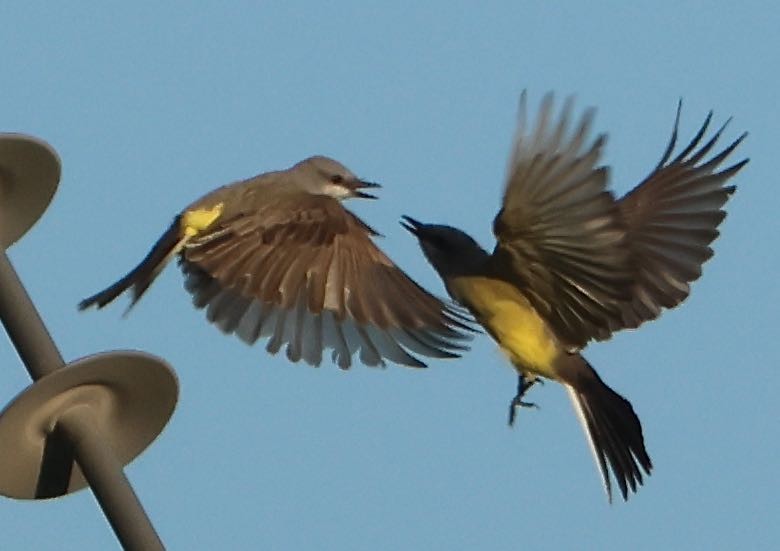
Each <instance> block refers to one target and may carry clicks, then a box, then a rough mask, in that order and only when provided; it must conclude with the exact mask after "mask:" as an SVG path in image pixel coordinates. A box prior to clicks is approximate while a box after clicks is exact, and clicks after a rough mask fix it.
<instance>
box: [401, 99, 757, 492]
mask: <svg viewBox="0 0 780 551" xmlns="http://www.w3.org/2000/svg"><path fill="white" fill-rule="evenodd" d="M552 106H553V97H552V94H547V95H546V96H545V98H544V99H543V101H542V104H541V109H540V113H539V115H538V118H537V121H536V124H535V126H534V127H531V126H529V125H528V124H527V121H526V95H525V92H524V93H523V95H522V96H521V100H520V111H519V127H518V130H517V133H516V137H515V144H514V147H513V149H512V153H511V158H510V162H509V168H508V175H507V181H506V187H505V189H504V197H503V203H502V205H501V210H500V211H499V213H498V215H497V216H496V218H495V220H494V221H493V233H494V234H495V236H496V239H497V244H496V246H495V249H494V250H493V253H492V254H490V253H488V252H487V251H485V250H484V249H483V248H482V247H480V246H479V245H478V244H477V243H476V241H474V239H472V238H471V237H470V236H468V235H467V234H466V233H464V232H462V231H460V230H458V229H456V228H453V227H450V226H442V225H433V224H423V223H421V222H418V221H416V220H414V219H412V218H410V217H406V216H405V217H404V219H405V221H404V222H402V224H403V225H404V226H405V227H406V228H407V229H408V230H409V231H410V232H411V233H413V234H414V235H415V236H416V237H417V238H418V240H419V242H420V246H421V247H422V250H423V252H424V254H425V256H426V258H427V259H428V261H429V262H430V263H431V264H432V265H433V267H434V268H435V269H436V271H437V272H438V273H439V276H440V277H441V278H442V280H443V282H444V285H445V286H446V288H447V291H448V292H449V294H450V296H451V297H452V298H454V299H455V300H456V301H457V302H459V303H460V304H461V305H463V306H465V307H466V308H467V309H468V310H469V311H471V313H472V314H473V315H474V317H475V318H476V320H477V321H478V322H479V323H480V324H481V325H482V326H484V328H485V329H486V330H487V332H488V333H489V334H490V335H491V336H492V337H493V339H494V340H495V341H496V342H497V343H498V345H499V346H500V347H501V349H502V350H503V351H504V352H505V353H506V355H507V356H508V358H509V360H510V361H511V363H512V365H513V366H514V368H515V370H516V371H517V372H518V374H519V380H518V390H517V395H516V396H515V398H514V399H513V400H512V403H511V405H510V418H509V422H510V425H511V424H512V421H513V419H514V413H515V408H516V407H517V406H521V405H532V404H527V403H525V402H523V401H522V398H523V396H524V394H525V392H526V391H527V390H528V388H529V387H530V386H531V385H532V384H533V383H534V382H535V381H537V379H538V378H539V377H542V378H544V379H552V380H554V381H558V382H559V383H562V384H563V385H564V386H565V387H566V390H567V391H568V393H569V396H570V397H571V400H572V402H573V404H574V408H575V410H576V412H577V413H578V415H579V418H580V421H581V422H582V425H583V428H584V430H585V433H586V435H587V436H588V441H589V444H590V448H591V451H592V452H593V455H594V457H595V459H596V463H597V464H598V467H599V470H600V472H601V476H602V479H603V482H604V487H605V490H606V492H607V496H608V498H609V499H610V500H611V497H612V492H611V483H610V477H609V472H608V469H607V465H609V467H610V468H611V470H612V473H613V475H614V477H615V479H616V480H617V483H618V485H619V486H620V491H621V493H622V495H623V499H624V500H625V499H628V490H629V488H630V489H631V491H632V492H636V490H637V486H638V485H641V484H642V472H641V471H640V467H641V469H643V470H644V472H645V474H647V475H649V474H650V471H651V469H652V463H651V461H650V457H649V456H648V454H647V450H646V449H645V444H644V438H643V436H642V427H641V425H640V422H639V418H638V417H637V416H636V414H635V413H634V410H633V408H632V407H631V404H630V403H629V402H628V401H627V400H626V399H625V398H623V397H622V396H620V395H619V394H617V393H616V392H615V391H613V390H612V389H611V388H609V387H608V386H607V385H606V384H605V383H604V382H603V381H602V380H601V378H600V377H599V376H598V374H597V373H596V371H595V370H594V369H593V368H592V367H591V366H590V364H589V363H588V362H587V361H586V360H585V358H583V357H582V355H580V350H581V349H582V348H584V347H585V345H586V344H587V343H588V342H589V341H591V340H594V339H596V340H603V339H606V338H608V337H609V336H610V335H611V334H612V333H613V332H615V331H618V330H620V329H625V328H634V327H637V326H639V325H640V324H641V323H642V322H644V321H647V320H651V319H654V318H656V317H657V316H658V315H659V314H660V313H661V310H662V308H671V307H674V306H676V305H677V304H679V303H680V302H681V301H682V300H683V299H685V298H686V297H687V296H688V293H689V283H690V282H692V281H694V280H695V279H697V278H698V277H699V276H700V275H701V266H702V264H703V263H704V262H705V261H706V260H707V259H709V258H710V257H711V256H712V254H713V252H712V249H711V248H710V247H709V245H710V243H711V242H712V241H713V240H714V239H715V238H716V237H717V235H718V230H717V227H718V225H719V224H720V222H721V221H722V220H723V218H724V217H725V215H726V214H725V212H724V211H723V210H722V207H723V205H724V204H725V202H726V200H727V199H728V198H729V196H730V195H731V194H732V193H733V192H734V189H735V188H734V187H733V186H726V185H725V183H726V182H727V180H728V179H729V178H731V177H732V176H734V174H736V173H737V172H738V171H739V170H740V169H741V168H742V167H743V166H744V165H745V163H747V159H745V160H743V161H740V162H738V163H736V164H734V165H731V166H729V167H728V168H724V169H721V168H719V167H720V166H721V164H722V163H723V162H724V161H725V160H726V158H727V157H728V156H729V154H730V153H732V152H733V151H734V149H735V148H736V147H737V146H738V145H739V144H740V142H742V140H743V139H744V138H745V136H746V134H743V135H742V136H740V137H739V138H737V139H736V140H735V141H734V142H733V143H731V144H730V145H729V146H728V147H726V148H725V149H724V150H723V151H721V152H719V153H718V154H717V155H713V156H711V157H709V158H706V156H707V154H708V153H709V152H710V150H712V148H713V147H714V146H715V144H716V142H717V140H718V138H720V136H721V134H722V132H723V129H724V128H725V126H726V125H725V124H724V125H723V127H721V128H720V129H719V130H718V131H717V132H716V133H715V134H714V136H713V137H712V138H710V139H709V140H708V141H706V143H702V139H703V137H704V134H705V132H706V130H707V127H708V126H709V123H710V120H711V118H712V112H710V114H709V115H708V116H707V119H706V120H705V122H704V124H703V126H702V127H701V129H700V130H699V132H698V133H697V134H696V136H695V137H694V138H693V140H692V141H691V142H690V144H688V146H687V147H685V149H684V150H683V151H682V152H681V153H679V154H678V155H677V156H676V157H674V158H673V159H672V158H671V155H672V152H673V150H674V148H675V144H676V141H677V130H678V127H679V122H680V106H678V109H677V117H676V119H675V124H674V132H673V133H672V137H671V139H670V141H669V144H668V145H667V147H666V150H665V151H664V154H663V156H662V158H661V161H660V162H659V163H658V166H656V167H655V169H654V170H653V171H652V172H651V173H650V174H649V175H648V176H647V177H646V178H645V179H644V180H643V181H642V182H641V183H640V184H639V185H638V186H637V187H636V188H634V190H633V191H631V192H629V193H628V194H627V195H626V196H625V197H623V198H622V199H620V200H616V199H615V197H614V196H613V195H612V193H610V192H609V191H607V189H606V185H607V176H608V169H607V168H606V167H603V166H598V165H597V164H598V162H599V159H600V156H601V150H602V147H603V145H604V142H605V139H606V137H605V136H604V135H600V136H599V137H597V138H596V139H595V140H594V141H593V142H592V143H590V145H588V143H587V142H588V133H589V130H590V127H591V123H592V119H593V116H594V111H593V110H592V109H590V110H588V111H586V112H585V114H584V116H583V117H582V118H581V120H580V121H579V123H578V124H577V126H576V128H574V130H573V131H569V129H568V126H569V120H570V118H571V109H572V101H571V99H569V100H567V102H566V103H565V106H564V108H563V112H562V114H561V115H560V117H559V118H558V120H557V122H556V121H554V120H553V119H554V113H553V107H552ZM726 124H728V122H727V123H726Z"/></svg>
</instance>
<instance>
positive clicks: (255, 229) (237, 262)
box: [79, 156, 470, 369]
mask: <svg viewBox="0 0 780 551" xmlns="http://www.w3.org/2000/svg"><path fill="white" fill-rule="evenodd" d="M375 187H379V185H378V184H375V183H371V182H366V181H364V180H360V179H358V178H357V177H356V176H355V175H354V174H353V173H352V172H350V171H349V170H348V169H347V168H346V167H344V166H343V165H341V164H340V163H338V162H336V161H334V160H333V159H329V158H327V157H322V156H316V157H311V158H308V159H305V160H303V161H301V162H299V163H298V164H296V165H294V166H293V167H291V168H289V169H287V170H282V171H277V172H268V173H265V174H261V175H259V176H255V177H254V178H249V179H248V180H243V181H240V182H236V183H233V184H230V185H227V186H224V187H221V188H219V189H216V190H214V191H212V192H211V193H208V194H207V195H205V196H204V197H202V198H200V199H198V200H197V201H195V202H194V203H192V204H191V205H190V206H188V207H187V208H185V209H184V210H183V211H182V212H181V213H180V214H179V215H178V216H176V217H175V218H174V220H173V223H172V224H171V225H170V227H169V228H168V230H167V231H166V232H165V233H164V234H163V235H162V236H161V237H160V238H159V239H158V241H157V243H156V244H155V245H154V247H152V250H151V251H150V252H149V253H148V255H147V256H146V258H144V259H143V260H142V261H141V263H140V264H139V265H138V266H137V267H136V268H134V269H133V270H132V271H130V272H129V273H128V274H127V275H126V276H125V277H123V278H122V279H120V280H119V281H117V282H116V283H114V284H113V285H111V286H110V287H108V288H107V289H105V290H103V291H101V292H99V293H97V294H96V295H93V296H91V297H89V298H87V299H84V300H83V301H82V302H81V303H80V304H79V309H81V310H83V309H85V308H88V307H90V306H93V305H95V306H97V307H98V308H102V307H103V306H105V305H106V304H108V303H110V302H111V301H112V300H114V299H115V298H116V297H117V296H119V295H120V294H121V293H123V292H124V291H126V290H128V289H130V290H131V292H132V299H131V302H130V306H129V307H128V310H129V309H130V308H132V306H133V305H134V304H136V302H137V301H138V299H140V298H141V296H142V295H143V294H144V292H145V291H146V290H147V289H148V287H149V285H150V284H151V283H152V281H154V279H155V278H156V277H157V275H158V274H159V273H160V271H161V270H162V269H163V268H164V267H165V265H166V264H167V263H168V262H169V261H170V260H171V259H172V258H173V257H174V256H177V255H178V257H179V264H180V266H181V268H182V270H183V272H184V274H185V278H186V281H185V287H186V288H187V290H188V291H189V292H190V293H191V294H192V295H193V302H194V304H195V306H196V307H197V308H207V310H206V315H207V318H208V320H209V321H210V322H213V323H215V324H216V325H218V326H219V327H220V329H222V331H224V332H226V333H236V334H237V335H238V336H239V337H240V338H241V339H242V340H244V341H245V342H247V343H249V344H252V343H254V342H255V341H257V339H258V338H261V337H270V339H269V341H268V344H267V347H266V349H267V350H268V352H270V353H271V354H275V353H277V352H278V351H279V350H280V348H281V347H282V346H283V345H284V344H286V345H287V348H286V352H287V357H288V358H289V359H290V360H291V361H293V362H297V361H299V360H300V359H303V360H305V361H306V362H307V363H309V364H311V365H319V364H320V362H321V361H322V351H323V349H332V351H333V352H332V359H333V361H334V362H335V363H337V364H338V365H339V367H341V368H342V369H347V368H349V367H350V365H351V362H352V355H353V354H354V353H355V352H357V351H359V357H360V360H361V361H362V362H363V363H364V364H366V365H370V366H377V365H382V366H383V365H384V359H389V360H392V361H394V362H397V363H399V364H402V365H406V366H411V367H425V364H424V363H423V362H421V361H420V360H419V359H418V358H416V357H415V356H414V355H413V354H414V353H416V354H421V355H424V356H430V357H436V358H452V357H457V356H458V355H459V353H460V352H462V351H463V350H465V349H466V347H465V346H464V345H463V344H462V341H463V339H464V338H468V331H469V330H470V328H469V326H468V325H467V323H464V322H465V321H466V318H464V314H463V313H461V312H459V311H458V309H457V308H456V307H455V308H454V307H453V306H454V305H451V304H445V303H444V302H442V301H440V300H439V299H437V298H436V297H434V296H433V295H431V294H429V293H427V292H426V291H425V290H424V289H422V288H421V287H420V286H419V285H417V284H416V283H415V282H414V281H412V280H411V279H410V278H409V277H408V276H407V275H406V274H405V273H404V272H403V271H402V270H401V269H400V268H398V267H397V266H396V265H395V264H394V263H393V262H392V261H391V260H390V259H389V258H388V257H387V256H386V255H385V254H383V253H382V251H381V250H379V248H378V247H377V246H376V245H375V244H374V242H373V241H372V237H374V236H376V235H378V234H377V233H376V232H375V231H374V230H373V229H372V228H371V227H369V226H368V225H367V224H365V223H364V222H363V221H362V220H360V219H359V218H358V217H357V216H355V215H354V214H352V213H351V212H350V211H348V210H346V209H345V208H344V207H343V206H342V205H341V202H340V201H341V200H343V199H348V198H351V197H358V198H368V199H375V197H374V196H373V195H370V194H368V193H366V192H364V191H362V190H363V189H366V188H375Z"/></svg>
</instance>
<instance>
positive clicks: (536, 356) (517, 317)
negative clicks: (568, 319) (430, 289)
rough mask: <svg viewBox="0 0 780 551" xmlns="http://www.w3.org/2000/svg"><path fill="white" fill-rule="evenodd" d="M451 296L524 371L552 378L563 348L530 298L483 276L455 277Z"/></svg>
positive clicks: (507, 284)
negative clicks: (464, 307) (466, 309)
mask: <svg viewBox="0 0 780 551" xmlns="http://www.w3.org/2000/svg"><path fill="white" fill-rule="evenodd" d="M448 287H449V290H450V293H451V294H452V295H453V297H455V298H456V299H457V300H458V301H459V302H460V303H461V304H463V305H464V306H466V307H467V308H468V309H469V310H470V311H471V313H472V314H474V316H475V317H476V319H477V321H479V323H480V324H481V325H482V326H484V327H485V329H486V330H487V331H488V333H490V335H491V336H492V337H493V338H494V339H495V340H496V341H497V342H498V344H499V346H500V347H501V348H502V350H503V351H504V352H505V353H506V354H507V356H509V359H510V360H511V362H512V364H513V365H514V366H515V367H516V368H517V369H519V370H521V371H526V372H530V373H534V374H536V375H541V376H543V377H547V378H550V379H555V378H557V377H556V376H555V373H554V364H555V360H556V359H557V358H558V356H560V354H561V353H562V347H561V345H560V344H559V342H558V340H557V339H556V337H555V335H554V334H553V333H552V331H550V329H549V327H548V325H547V323H546V322H545V320H544V319H543V318H542V317H541V316H539V314H538V313H537V312H536V310H535V309H534V308H533V306H532V305H531V303H530V302H529V301H528V299H527V298H526V297H525V296H524V295H523V293H522V292H520V290H519V289H517V288H516V287H515V286H514V285H511V284H509V283H506V282H504V281H501V280H497V279H492V278H489V277H480V276H477V277H475V276H462V277H456V278H454V279H453V280H452V281H450V284H449V286H448Z"/></svg>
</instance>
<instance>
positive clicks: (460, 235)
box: [401, 216, 489, 277]
mask: <svg viewBox="0 0 780 551" xmlns="http://www.w3.org/2000/svg"><path fill="white" fill-rule="evenodd" d="M402 218H403V221H402V222H401V225H402V226H403V227H404V228H406V229H407V230H408V231H409V232H410V233H411V234H412V235H414V236H415V237H416V238H417V240H418V241H419V242H420V248H421V249H422V251H423V254H425V258H427V259H428V262H430V263H431V265H432V266H433V267H434V269H435V270H436V271H437V272H438V273H439V275H440V276H442V277H445V276H456V275H466V274H468V273H472V272H474V271H476V270H478V269H480V268H481V267H482V266H483V265H484V263H485V262H486V261H487V259H488V258H489V255H488V253H487V252H486V251H485V249H483V248H482V247H480V246H479V244H478V243H477V242H476V241H474V239H473V238H472V237H471V236H470V235H468V234H467V233H466V232H463V231H461V230H459V229H457V228H453V227H452V226H443V225H439V224H424V223H422V222H420V221H418V220H415V219H414V218H412V217H410V216H403V217H402Z"/></svg>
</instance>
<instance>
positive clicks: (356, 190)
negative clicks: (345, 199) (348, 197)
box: [352, 180, 382, 199]
mask: <svg viewBox="0 0 780 551" xmlns="http://www.w3.org/2000/svg"><path fill="white" fill-rule="evenodd" d="M380 187H382V186H381V185H380V184H377V183H376V182H367V181H365V180H355V183H354V184H353V185H352V192H353V194H354V195H353V196H354V197H358V198H360V199H377V196H376V195H372V194H370V193H366V192H364V191H360V190H361V189H376V188H380Z"/></svg>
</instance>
